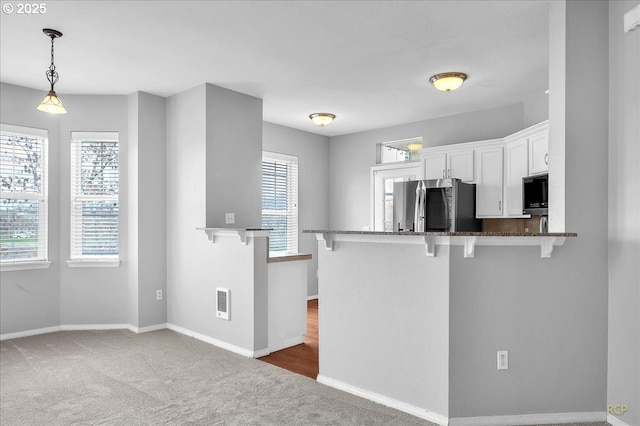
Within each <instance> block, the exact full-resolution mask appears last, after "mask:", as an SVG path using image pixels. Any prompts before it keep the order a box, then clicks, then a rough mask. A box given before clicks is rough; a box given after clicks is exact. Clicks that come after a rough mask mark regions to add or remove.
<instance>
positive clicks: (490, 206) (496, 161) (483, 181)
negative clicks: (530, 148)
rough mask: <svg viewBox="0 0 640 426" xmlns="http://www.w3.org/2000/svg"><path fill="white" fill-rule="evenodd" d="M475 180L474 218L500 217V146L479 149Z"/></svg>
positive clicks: (501, 151)
mask: <svg viewBox="0 0 640 426" xmlns="http://www.w3.org/2000/svg"><path fill="white" fill-rule="evenodd" d="M476 155H477V159H478V162H477V164H478V178H477V180H476V216H477V217H496V216H502V207H503V206H502V185H503V182H502V173H503V167H504V164H503V161H502V155H503V148H502V146H496V147H487V148H479V149H478V150H476Z"/></svg>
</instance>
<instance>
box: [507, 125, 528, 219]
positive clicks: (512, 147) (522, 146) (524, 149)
mask: <svg viewBox="0 0 640 426" xmlns="http://www.w3.org/2000/svg"><path fill="white" fill-rule="evenodd" d="M528 165H529V142H528V140H527V138H526V137H523V138H519V139H515V140H513V141H508V142H507V143H506V144H505V159H504V203H505V214H506V216H510V217H514V216H518V217H522V216H523V215H522V178H523V177H525V176H527V175H528Z"/></svg>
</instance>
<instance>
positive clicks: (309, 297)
mask: <svg viewBox="0 0 640 426" xmlns="http://www.w3.org/2000/svg"><path fill="white" fill-rule="evenodd" d="M317 298H318V295H317V294H316V295H314V296H307V301H309V300H316V299H317Z"/></svg>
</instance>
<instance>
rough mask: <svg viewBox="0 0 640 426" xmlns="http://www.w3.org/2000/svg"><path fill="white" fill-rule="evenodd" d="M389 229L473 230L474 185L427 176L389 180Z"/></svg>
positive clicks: (475, 224)
mask: <svg viewBox="0 0 640 426" xmlns="http://www.w3.org/2000/svg"><path fill="white" fill-rule="evenodd" d="M393 230H394V231H396V232H399V231H413V232H461V231H468V232H475V231H481V230H482V221H480V220H478V219H476V186H475V184H468V183H463V182H461V181H460V179H428V180H414V181H407V182H395V183H394V184H393Z"/></svg>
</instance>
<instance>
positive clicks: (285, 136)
mask: <svg viewBox="0 0 640 426" xmlns="http://www.w3.org/2000/svg"><path fill="white" fill-rule="evenodd" d="M262 138H263V139H262V147H263V149H264V150H265V151H271V152H278V153H281V154H289V155H295V156H297V157H298V215H299V216H298V230H299V231H300V235H299V239H298V251H299V252H301V253H311V255H312V259H311V260H310V261H309V262H308V267H307V296H316V295H317V294H318V276H317V269H318V243H317V242H316V238H315V236H314V235H313V234H303V233H302V230H304V229H327V228H329V138H328V137H326V136H322V135H317V134H313V133H308V132H303V131H300V130H295V129H291V128H288V127H284V126H279V125H277V124H272V123H266V122H265V123H264V124H263V126H262Z"/></svg>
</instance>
